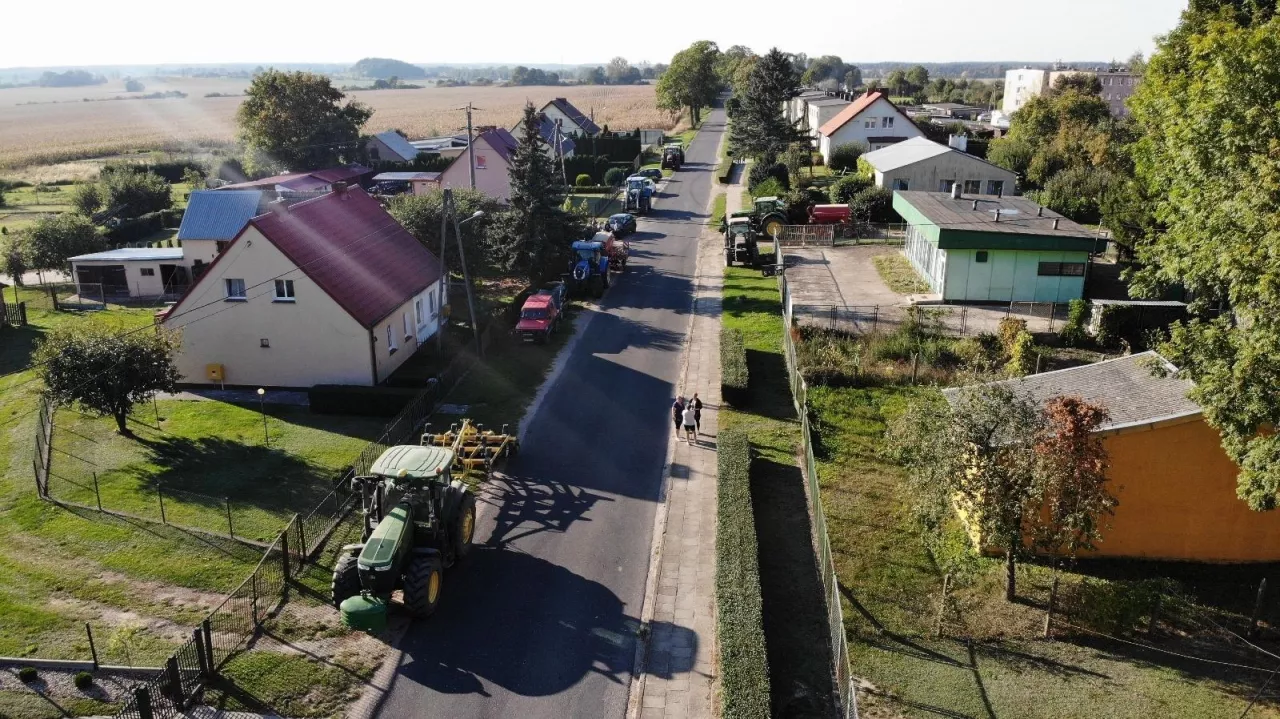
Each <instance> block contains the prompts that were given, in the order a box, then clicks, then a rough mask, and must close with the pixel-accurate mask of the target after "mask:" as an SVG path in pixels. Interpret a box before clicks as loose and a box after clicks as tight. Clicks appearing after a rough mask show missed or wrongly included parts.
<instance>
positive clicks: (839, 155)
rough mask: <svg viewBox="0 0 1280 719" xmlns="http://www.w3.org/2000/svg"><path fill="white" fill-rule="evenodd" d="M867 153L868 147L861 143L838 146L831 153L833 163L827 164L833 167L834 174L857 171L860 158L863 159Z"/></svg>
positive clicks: (847, 143)
mask: <svg viewBox="0 0 1280 719" xmlns="http://www.w3.org/2000/svg"><path fill="white" fill-rule="evenodd" d="M866 151H867V146H866V145H864V144H862V143H861V142H846V143H844V144H843V145H836V146H835V149H833V150H832V151H831V161H830V162H828V163H827V165H828V166H830V167H831V171H832V172H840V171H841V170H855V169H857V167H858V158H860V157H862V153H864V152H866Z"/></svg>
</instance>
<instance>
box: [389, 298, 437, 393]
mask: <svg viewBox="0 0 1280 719" xmlns="http://www.w3.org/2000/svg"><path fill="white" fill-rule="evenodd" d="M439 294H440V283H439V282H436V283H433V284H432V285H431V286H430V287H428V288H427V289H425V290H423V291H422V292H420V293H419V294H417V295H416V296H414V297H412V298H410V299H409V300H408V301H407V302H405V303H404V304H403V305H400V306H399V307H398V308H396V311H395V312H392V313H391V314H389V315H387V316H386V317H385V318H383V319H382V320H381V321H380V322H378V324H377V325H376V326H375V327H374V328H373V349H374V362H375V364H376V366H377V368H378V381H379V382H381V381H383V380H385V379H386V378H387V377H389V376H391V373H392V372H395V371H396V368H398V367H399V366H400V365H402V364H404V362H405V360H407V359H409V358H410V357H412V356H413V353H414V352H417V351H418V348H419V347H420V346H422V344H423V343H424V342H426V341H427V339H428V338H430V337H431V336H432V335H434V334H435V332H436V328H437V327H438V326H439V312H438V311H435V312H433V311H432V308H436V309H437V310H438V309H439V308H438V307H436V303H437V301H438V299H439V298H438V297H437V295H439ZM419 308H421V313H422V314H421V316H419ZM420 320H421V322H420Z"/></svg>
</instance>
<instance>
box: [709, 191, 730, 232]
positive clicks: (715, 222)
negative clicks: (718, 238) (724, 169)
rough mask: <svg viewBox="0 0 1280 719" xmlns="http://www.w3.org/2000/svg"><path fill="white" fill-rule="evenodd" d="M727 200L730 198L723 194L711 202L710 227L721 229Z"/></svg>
mask: <svg viewBox="0 0 1280 719" xmlns="http://www.w3.org/2000/svg"><path fill="white" fill-rule="evenodd" d="M727 200H728V196H727V195H725V194H724V193H723V192H721V193H719V194H717V195H716V196H715V197H714V198H713V199H712V200H711V219H710V220H709V221H708V223H707V224H708V225H710V226H711V227H719V226H720V223H721V222H724V208H725V203H726V201H727Z"/></svg>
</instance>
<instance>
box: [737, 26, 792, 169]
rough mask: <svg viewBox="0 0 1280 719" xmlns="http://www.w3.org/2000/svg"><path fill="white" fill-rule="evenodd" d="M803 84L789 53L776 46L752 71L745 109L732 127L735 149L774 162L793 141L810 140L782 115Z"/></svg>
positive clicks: (744, 104) (765, 161)
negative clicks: (798, 78) (794, 69)
mask: <svg viewBox="0 0 1280 719" xmlns="http://www.w3.org/2000/svg"><path fill="white" fill-rule="evenodd" d="M798 91H799V83H798V82H797V79H796V75H795V73H794V72H793V71H792V66H791V62H790V61H789V60H788V59H787V56H786V55H785V54H783V53H782V51H780V50H778V48H776V47H775V48H773V49H772V50H770V51H769V52H768V53H767V54H765V55H764V56H763V57H761V58H760V60H759V62H757V63H756V64H755V67H754V68H752V70H751V78H750V80H749V83H748V86H747V92H746V96H745V97H743V98H742V106H741V110H740V111H739V112H738V115H737V117H735V118H734V122H733V124H732V125H731V126H730V128H729V130H730V139H729V141H730V146H731V147H733V149H734V150H735V152H738V153H741V154H745V155H749V156H751V157H756V158H759V159H761V160H762V164H767V163H772V162H773V161H774V160H776V159H777V157H778V156H779V155H780V154H782V152H783V151H784V150H785V149H786V148H787V146H788V145H790V144H791V143H793V142H802V141H805V140H807V138H806V137H804V136H802V135H801V133H800V132H799V131H798V130H796V128H795V127H793V126H792V125H791V123H790V122H788V121H787V118H786V116H785V115H783V114H782V104H783V103H784V102H786V101H788V100H790V99H791V98H793V97H795V96H796V93H797V92H798Z"/></svg>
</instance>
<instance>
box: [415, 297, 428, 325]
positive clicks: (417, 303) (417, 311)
mask: <svg viewBox="0 0 1280 719" xmlns="http://www.w3.org/2000/svg"><path fill="white" fill-rule="evenodd" d="M413 316H414V318H415V319H417V320H418V326H419V327H421V326H423V325H425V324H426V322H425V321H424V319H425V318H424V317H423V316H422V298H421V297H417V298H414V300H413Z"/></svg>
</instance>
